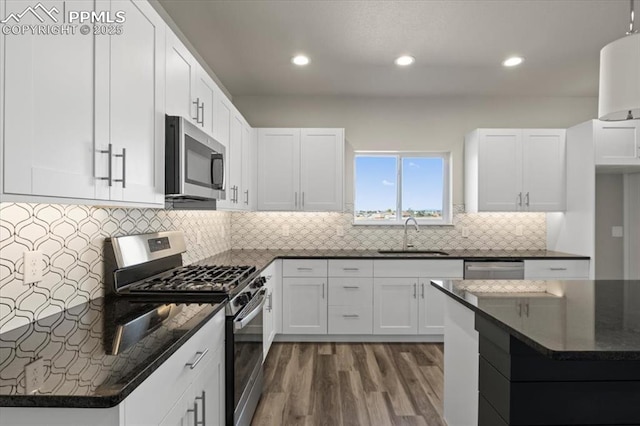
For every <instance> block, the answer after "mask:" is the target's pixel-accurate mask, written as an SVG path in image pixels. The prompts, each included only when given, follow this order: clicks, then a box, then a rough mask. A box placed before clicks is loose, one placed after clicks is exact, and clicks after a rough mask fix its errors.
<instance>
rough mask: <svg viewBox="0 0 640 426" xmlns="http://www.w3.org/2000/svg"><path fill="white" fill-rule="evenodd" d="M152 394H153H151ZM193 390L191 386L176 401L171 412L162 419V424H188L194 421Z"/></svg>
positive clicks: (162, 425) (164, 425)
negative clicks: (191, 410)
mask: <svg viewBox="0 0 640 426" xmlns="http://www.w3.org/2000/svg"><path fill="white" fill-rule="evenodd" d="M150 396H151V395H150ZM192 403H193V390H192V389H191V386H189V388H188V389H187V390H186V391H185V392H184V393H183V394H182V396H181V397H180V398H179V399H178V400H177V401H176V403H175V404H174V405H173V407H172V408H171V410H170V411H169V413H168V414H167V415H166V416H165V417H164V419H162V421H161V422H160V426H188V425H193V424H195V423H194V422H193V412H190V411H189V410H190V409H193V406H192Z"/></svg>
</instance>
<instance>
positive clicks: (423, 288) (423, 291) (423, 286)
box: [421, 283, 424, 299]
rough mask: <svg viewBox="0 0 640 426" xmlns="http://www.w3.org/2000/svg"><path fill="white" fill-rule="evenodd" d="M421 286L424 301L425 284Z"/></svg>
mask: <svg viewBox="0 0 640 426" xmlns="http://www.w3.org/2000/svg"><path fill="white" fill-rule="evenodd" d="M421 285H422V298H423V299H424V283H422V284H421Z"/></svg>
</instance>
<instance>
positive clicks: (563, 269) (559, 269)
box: [549, 268, 567, 271]
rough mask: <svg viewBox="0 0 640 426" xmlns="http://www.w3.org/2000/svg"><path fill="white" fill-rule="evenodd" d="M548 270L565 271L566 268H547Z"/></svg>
mask: <svg viewBox="0 0 640 426" xmlns="http://www.w3.org/2000/svg"><path fill="white" fill-rule="evenodd" d="M549 270H550V271H566V270H567V268H549Z"/></svg>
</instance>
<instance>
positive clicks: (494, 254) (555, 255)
mask: <svg viewBox="0 0 640 426" xmlns="http://www.w3.org/2000/svg"><path fill="white" fill-rule="evenodd" d="M443 251H444V252H446V253H448V254H449V255H448V256H442V255H429V254H420V253H409V254H391V255H389V254H380V253H378V252H377V251H376V250H296V249H292V250H227V251H225V252H222V253H220V254H218V255H215V256H212V257H209V258H206V259H203V260H201V261H199V262H196V263H201V264H209V265H248V266H255V267H256V268H258V269H262V268H264V267H265V266H267V265H268V264H269V263H271V262H272V261H273V260H274V259H277V258H282V259H306V258H314V257H317V258H325V259H351V258H359V259H440V260H444V259H472V260H482V259H490V260H524V259H589V257H588V256H581V255H576V254H569V253H561V252H557V251H549V250H447V249H444V250H443Z"/></svg>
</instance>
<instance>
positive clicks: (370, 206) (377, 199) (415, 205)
mask: <svg viewBox="0 0 640 426" xmlns="http://www.w3.org/2000/svg"><path fill="white" fill-rule="evenodd" d="M450 163H451V155H450V154H449V153H448V152H447V153H431V152H389V153H386V152H356V155H355V164H354V166H355V167H354V186H355V193H354V198H355V199H354V209H353V210H354V224H363V225H399V224H403V223H404V221H405V220H406V219H407V218H408V217H409V216H413V217H414V218H416V219H417V220H418V222H419V223H421V224H426V225H428V224H432V225H446V224H451V190H450V188H451V167H450Z"/></svg>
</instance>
